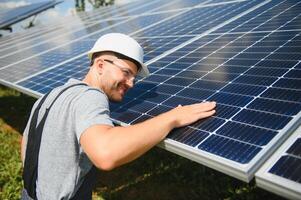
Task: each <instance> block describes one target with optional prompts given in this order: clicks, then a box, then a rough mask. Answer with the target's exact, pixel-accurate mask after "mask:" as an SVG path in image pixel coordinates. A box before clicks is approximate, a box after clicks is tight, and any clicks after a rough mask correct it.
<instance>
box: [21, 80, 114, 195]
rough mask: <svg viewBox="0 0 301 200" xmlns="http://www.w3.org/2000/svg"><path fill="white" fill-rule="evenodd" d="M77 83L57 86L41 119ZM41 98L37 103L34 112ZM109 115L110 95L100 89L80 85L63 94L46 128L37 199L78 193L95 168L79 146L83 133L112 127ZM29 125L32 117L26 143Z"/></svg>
mask: <svg viewBox="0 0 301 200" xmlns="http://www.w3.org/2000/svg"><path fill="white" fill-rule="evenodd" d="M77 83H81V81H78V80H75V79H70V80H69V81H68V82H67V83H66V84H65V85H63V86H61V87H58V88H56V89H54V90H53V91H52V92H51V93H50V94H49V96H48V97H47V99H46V100H45V102H44V104H43V105H42V107H41V109H40V113H39V118H38V121H39V120H41V117H42V116H43V115H44V112H45V108H46V107H48V106H49V105H50V104H51V103H52V101H53V100H54V98H55V97H56V96H57V95H58V93H59V92H60V91H61V90H62V89H63V88H65V87H67V86H70V85H73V84H77ZM40 100H41V99H39V100H38V101H37V102H36V103H35V104H34V106H33V109H32V113H31V115H32V114H33V110H34V109H35V108H36V106H37V104H38V103H39V101H40ZM109 114H110V113H109V104H108V98H107V96H106V95H105V94H104V92H103V91H101V90H98V89H95V88H92V87H89V86H86V85H80V86H74V87H72V88H69V89H68V90H66V91H65V92H64V93H62V94H61V95H60V97H59V98H58V99H57V100H56V102H55V103H54V105H53V106H52V108H51V110H50V112H49V114H48V118H47V119H46V122H45V126H44V129H43V134H42V139H41V146H40V153H39V163H38V179H37V188H36V193H37V197H38V199H47V200H48V199H70V198H71V197H72V196H73V195H74V194H75V193H76V191H77V190H78V188H79V187H80V185H81V183H82V182H83V180H84V176H85V175H86V174H87V173H88V171H89V170H90V169H91V167H92V163H91V161H90V160H89V158H88V157H87V155H86V154H85V152H84V151H83V149H82V148H81V146H80V143H79V140H80V137H81V134H82V133H83V132H84V131H85V130H86V129H87V128H89V127H91V126H93V125H97V124H103V125H110V126H113V123H112V121H111V119H110V117H109ZM30 119H31V117H30ZM29 124H30V120H29V122H28V124H27V126H26V128H25V131H24V134H23V136H24V139H25V141H26V144H27V136H28V129H29ZM25 152H26V150H25ZM23 155H25V154H23Z"/></svg>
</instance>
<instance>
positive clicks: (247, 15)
mask: <svg viewBox="0 0 301 200" xmlns="http://www.w3.org/2000/svg"><path fill="white" fill-rule="evenodd" d="M215 3H217V4H215ZM159 4H160V3H159V1H154V2H153V3H148V4H146V5H145V6H141V7H139V5H138V4H137V9H132V10H131V12H130V13H131V15H132V16H130V17H126V16H125V15H123V14H122V13H120V12H119V14H118V12H115V11H114V10H110V11H108V12H107V14H106V12H105V14H102V15H100V14H97V13H94V14H90V15H89V16H86V19H87V21H89V19H91V20H92V21H93V23H92V24H90V25H89V26H88V27H89V28H88V31H87V30H86V31H87V32H86V33H87V34H86V35H85V32H84V29H79V30H77V31H73V32H70V33H68V34H67V33H66V35H67V36H68V38H69V42H68V41H65V43H66V44H62V45H56V44H53V46H52V43H51V41H53V40H55V39H56V38H55V37H53V36H49V38H48V40H47V41H46V42H42V41H40V42H41V43H40V44H39V45H32V44H33V43H35V42H37V40H35V39H34V38H33V40H31V41H28V43H24V45H26V44H31V45H32V48H29V49H30V50H31V51H32V52H34V53H33V56H32V57H30V58H26V56H27V55H30V52H28V54H27V53H26V52H27V51H28V50H26V52H25V51H24V52H23V51H22V50H20V51H19V52H17V53H11V52H9V51H8V50H7V51H6V52H4V51H3V52H4V53H3V54H1V55H2V56H3V57H2V58H3V59H1V62H0V64H1V66H0V80H2V82H4V83H6V84H7V83H8V84H13V85H14V86H15V87H16V88H19V89H21V90H23V91H24V92H27V93H31V94H34V95H36V96H39V95H41V94H45V93H47V92H48V91H50V90H51V89H53V88H54V87H57V86H59V85H62V84H64V83H65V82H66V81H67V80H68V79H69V78H77V79H82V78H83V76H84V75H85V73H86V72H87V70H88V65H89V62H88V59H87V56H86V54H85V52H86V51H87V50H88V49H89V48H91V46H92V45H93V43H94V42H95V40H96V39H97V38H98V37H100V36H101V35H102V34H105V33H108V32H123V33H126V34H130V35H132V36H133V37H134V38H135V39H137V40H138V41H139V43H141V45H142V46H143V48H144V50H145V59H146V62H147V64H148V65H149V69H150V72H151V76H149V77H148V78H144V79H138V82H137V83H136V85H135V87H134V88H133V89H132V90H130V91H129V92H128V94H127V95H126V97H125V99H124V101H123V102H122V103H119V104H116V103H112V104H111V105H110V106H111V117H112V119H114V120H115V121H116V122H120V123H122V124H135V123H138V122H141V121H144V120H146V119H148V118H151V117H154V116H156V115H159V114H161V113H163V112H166V111H168V110H170V109H172V108H173V107H175V106H178V105H179V104H181V105H186V104H191V103H196V102H200V101H216V102H217V112H216V114H215V115H214V116H213V117H210V118H208V119H204V120H201V121H198V122H196V123H194V124H191V125H189V126H187V127H184V128H179V129H176V130H174V131H172V132H171V133H170V134H169V135H168V137H167V139H166V140H165V144H166V148H167V149H168V150H171V151H174V152H175V153H178V154H180V155H183V156H185V157H188V158H191V159H193V160H196V161H198V162H200V163H202V164H205V165H208V166H210V167H213V168H215V169H218V170H220V171H223V172H224V173H227V174H229V175H232V176H235V177H237V178H239V179H242V180H245V181H249V180H250V179H252V177H253V175H254V173H255V172H256V170H257V169H258V167H259V166H260V164H262V163H263V162H264V161H265V159H266V158H267V157H268V156H269V155H270V154H271V153H272V149H274V148H275V147H277V146H279V145H280V141H283V140H284V139H285V138H287V137H288V136H289V134H290V133H291V129H292V127H295V126H296V124H298V123H299V122H298V120H299V118H300V110H301V103H300V102H301V53H300V49H301V34H300V33H301V27H300V26H301V16H300V15H301V14H300V10H301V2H299V1H292V0H287V1H286V0H275V1H261V0H252V1H232V2H231V1H230V2H229V1H201V2H198V1H193V0H191V1H180V0H179V1H177V3H176V4H175V5H184V6H183V7H184V8H182V9H180V7H179V6H178V7H177V6H175V7H172V6H171V5H173V3H171V2H169V1H163V2H162V3H161V4H162V5H161V6H160V5H159ZM114 9H115V8H114ZM116 9H117V10H119V9H120V8H119V9H118V8H116ZM144 9H145V10H151V12H154V13H153V14H151V12H150V13H148V14H143V15H138V14H139V12H138V11H139V10H140V11H141V10H144ZM172 9H178V10H172ZM125 10H126V9H125ZM159 11H164V12H161V13H160V12H159ZM108 13H109V14H108ZM110 13H111V14H110ZM112 13H115V14H112ZM106 15H108V16H109V15H110V16H111V15H113V17H112V18H109V19H107V20H106V21H101V22H100V23H96V24H95V21H94V20H96V19H99V16H106ZM117 17H122V18H120V20H116V19H117ZM106 23H107V24H108V25H106ZM76 36H79V37H80V38H78V39H75V38H74V37H76ZM62 38H63V37H62ZM37 52H39V54H36V53H37ZM0 53H1V51H0ZM22 56H23V57H22ZM13 58H19V59H20V60H19V61H18V62H16V61H15V60H13ZM293 125H294V126H293ZM292 152H293V151H292ZM208 163H209V164H208ZM275 173H276V172H275Z"/></svg>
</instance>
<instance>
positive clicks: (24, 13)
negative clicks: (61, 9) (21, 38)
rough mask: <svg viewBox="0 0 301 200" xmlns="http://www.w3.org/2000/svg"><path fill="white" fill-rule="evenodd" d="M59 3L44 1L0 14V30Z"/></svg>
mask: <svg viewBox="0 0 301 200" xmlns="http://www.w3.org/2000/svg"><path fill="white" fill-rule="evenodd" d="M58 3H61V2H60V1H58V2H57V1H45V2H40V3H34V4H29V5H26V6H20V7H17V8H12V9H9V10H7V11H4V12H1V13H0V28H6V27H8V26H10V25H12V24H14V23H16V22H19V21H22V20H23V19H26V18H28V17H30V16H32V15H35V14H37V13H40V12H42V11H44V10H47V9H49V8H51V7H54V6H55V5H56V4H58Z"/></svg>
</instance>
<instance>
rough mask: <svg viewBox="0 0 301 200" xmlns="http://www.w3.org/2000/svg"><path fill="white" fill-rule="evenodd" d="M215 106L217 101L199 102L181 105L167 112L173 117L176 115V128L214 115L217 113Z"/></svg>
mask: <svg viewBox="0 0 301 200" xmlns="http://www.w3.org/2000/svg"><path fill="white" fill-rule="evenodd" d="M215 106H216V103H215V102H206V103H197V104H191V105H187V106H181V105H179V106H178V107H176V108H174V109H172V110H171V111H169V112H167V114H170V115H171V116H172V117H174V119H175V124H174V128H178V127H182V126H186V125H189V124H191V123H193V122H195V121H197V120H199V119H202V118H206V117H209V116H211V115H213V114H214V113H215V110H214V108H215Z"/></svg>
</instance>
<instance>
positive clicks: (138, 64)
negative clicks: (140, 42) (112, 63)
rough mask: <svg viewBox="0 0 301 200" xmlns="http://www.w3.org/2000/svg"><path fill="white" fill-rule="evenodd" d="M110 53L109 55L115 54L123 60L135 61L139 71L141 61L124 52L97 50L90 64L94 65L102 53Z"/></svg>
mask: <svg viewBox="0 0 301 200" xmlns="http://www.w3.org/2000/svg"><path fill="white" fill-rule="evenodd" d="M108 54H109V55H114V56H116V57H117V58H118V59H123V60H128V61H131V62H133V63H134V64H135V65H136V67H137V69H138V71H139V70H140V68H141V64H140V63H139V62H137V61H136V60H134V59H132V58H130V57H127V56H125V55H122V54H120V53H116V52H113V51H102V52H96V53H93V55H92V58H91V62H90V66H92V65H93V64H94V61H95V59H96V58H98V57H99V56H102V55H108Z"/></svg>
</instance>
